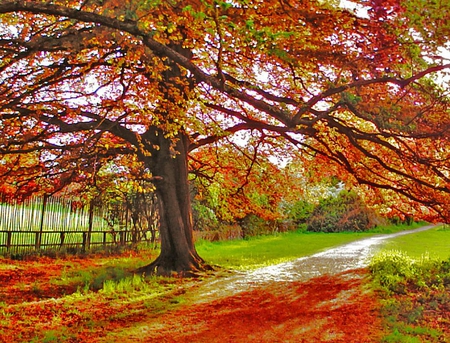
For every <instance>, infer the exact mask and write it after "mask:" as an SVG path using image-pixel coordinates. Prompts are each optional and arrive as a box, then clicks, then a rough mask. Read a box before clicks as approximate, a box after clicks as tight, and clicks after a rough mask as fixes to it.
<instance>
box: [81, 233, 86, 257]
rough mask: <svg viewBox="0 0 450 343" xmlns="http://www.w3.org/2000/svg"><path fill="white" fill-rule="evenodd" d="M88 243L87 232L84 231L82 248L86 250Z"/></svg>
mask: <svg viewBox="0 0 450 343" xmlns="http://www.w3.org/2000/svg"><path fill="white" fill-rule="evenodd" d="M86 243H87V232H83V243H82V246H81V250H82V251H83V252H85V251H86Z"/></svg>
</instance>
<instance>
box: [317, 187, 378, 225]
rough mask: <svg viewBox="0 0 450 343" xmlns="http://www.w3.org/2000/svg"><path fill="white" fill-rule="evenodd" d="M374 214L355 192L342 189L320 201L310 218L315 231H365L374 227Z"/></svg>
mask: <svg viewBox="0 0 450 343" xmlns="http://www.w3.org/2000/svg"><path fill="white" fill-rule="evenodd" d="M373 216H374V214H373V212H371V211H370V210H369V209H368V208H367V207H366V206H365V205H364V204H363V202H362V201H361V199H360V198H359V196H358V195H357V194H356V193H355V192H350V191H341V192H340V193H339V194H338V195H337V196H330V197H328V198H325V199H321V200H320V201H319V205H318V206H317V207H316V208H315V209H314V210H313V211H312V213H311V217H310V219H309V220H308V230H309V231H315V232H341V231H364V230H367V229H370V228H372V227H374V226H375V225H374V223H373V221H372V220H371V218H372V217H373Z"/></svg>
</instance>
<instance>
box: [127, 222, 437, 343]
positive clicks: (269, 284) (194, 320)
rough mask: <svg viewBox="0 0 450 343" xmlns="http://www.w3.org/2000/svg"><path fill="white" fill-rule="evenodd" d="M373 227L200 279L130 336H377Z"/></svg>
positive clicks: (329, 338)
mask: <svg viewBox="0 0 450 343" xmlns="http://www.w3.org/2000/svg"><path fill="white" fill-rule="evenodd" d="M432 227H433V226H426V227H422V228H419V229H416V230H411V231H407V232H401V233H395V234H388V235H378V236H374V237H371V238H367V239H363V240H360V241H357V242H352V243H349V244H346V245H343V246H340V247H337V248H334V249H329V250H327V251H324V252H321V253H318V254H315V255H312V256H309V257H304V258H300V259H297V260H295V261H292V262H288V263H282V264H278V265H274V266H269V267H266V268H261V269H258V270H255V271H252V272H248V273H237V274H234V275H232V276H228V277H224V278H220V279H216V280H212V281H209V282H206V283H205V284H202V285H201V286H200V287H199V288H198V289H197V290H196V291H195V292H194V293H193V294H192V295H190V296H188V298H189V303H193V305H190V306H185V307H183V308H181V309H179V310H177V311H175V312H171V313H168V314H165V315H163V316H162V317H160V318H157V319H155V320H152V321H151V322H146V323H142V324H140V325H137V326H136V325H135V327H134V329H133V333H132V334H130V335H129V339H130V342H131V341H132V342H208V343H211V342H379V337H380V335H381V333H382V327H381V322H380V318H379V317H378V314H377V313H378V312H377V311H378V304H377V302H376V299H375V298H374V296H373V294H371V293H370V292H369V291H367V288H366V287H365V286H364V285H365V283H366V282H367V280H366V278H365V276H366V275H365V271H364V269H363V267H364V266H365V264H366V262H367V260H368V258H369V257H370V256H371V255H372V254H373V252H374V251H375V250H376V249H377V247H379V245H380V244H382V243H383V242H384V241H385V240H387V239H390V238H394V237H398V236H401V235H405V234H410V233H414V232H419V231H424V230H428V229H431V228H432Z"/></svg>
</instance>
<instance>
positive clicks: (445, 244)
mask: <svg viewBox="0 0 450 343" xmlns="http://www.w3.org/2000/svg"><path fill="white" fill-rule="evenodd" d="M383 250H399V251H403V252H405V253H406V254H407V255H408V256H410V257H412V258H420V257H421V256H423V255H424V254H427V255H430V257H432V258H438V259H443V260H445V259H448V258H449V257H450V226H448V225H447V226H439V227H436V228H434V229H431V230H427V231H424V232H419V233H414V234H410V235H405V236H401V237H397V238H394V239H392V240H389V242H386V243H385V245H384V246H383Z"/></svg>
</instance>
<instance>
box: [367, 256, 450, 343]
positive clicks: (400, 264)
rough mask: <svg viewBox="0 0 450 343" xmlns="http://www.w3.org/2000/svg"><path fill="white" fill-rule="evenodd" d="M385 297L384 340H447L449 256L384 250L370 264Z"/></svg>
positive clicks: (383, 310)
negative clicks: (416, 258) (438, 256)
mask: <svg viewBox="0 0 450 343" xmlns="http://www.w3.org/2000/svg"><path fill="white" fill-rule="evenodd" d="M369 269H370V271H371V273H372V277H373V282H374V284H375V286H376V288H377V289H378V293H379V295H380V297H381V298H382V299H383V300H382V304H383V307H382V315H383V317H384V318H385V325H386V329H387V333H386V335H385V337H384V339H383V342H411V343H412V342H418V343H420V342H448V341H447V340H446V339H448V337H450V259H449V260H445V261H443V260H438V259H431V258H429V257H427V256H423V257H422V258H421V259H418V260H414V259H412V258H410V257H409V256H408V255H406V254H405V253H403V252H401V251H395V250H392V251H385V252H382V253H380V254H379V255H377V256H375V257H374V258H373V260H372V262H371V264H370V266H369Z"/></svg>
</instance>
